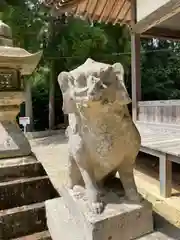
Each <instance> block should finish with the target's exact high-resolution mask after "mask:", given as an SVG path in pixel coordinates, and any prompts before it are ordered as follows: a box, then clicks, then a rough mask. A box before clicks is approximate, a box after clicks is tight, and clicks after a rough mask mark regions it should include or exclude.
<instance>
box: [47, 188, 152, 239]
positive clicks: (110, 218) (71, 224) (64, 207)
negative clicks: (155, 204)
mask: <svg viewBox="0 0 180 240" xmlns="http://www.w3.org/2000/svg"><path fill="white" fill-rule="evenodd" d="M70 195H71V194H70ZM70 195H69V197H68V196H67V194H65V197H62V198H57V199H53V200H49V201H46V214H47V225H48V228H49V231H50V234H51V237H52V239H53V240H59V239H65V240H130V239H135V238H138V237H140V236H143V235H145V234H147V233H150V232H152V230H153V224H152V210H151V207H149V206H145V205H147V204H145V205H139V204H133V203H130V202H127V201H125V199H122V198H121V199H120V198H119V197H118V196H117V195H116V194H114V193H108V194H107V195H106V197H105V199H104V201H105V202H106V207H105V210H104V212H103V213H102V214H93V213H92V212H91V211H90V210H89V208H88V204H87V202H86V200H85V199H82V198H81V197H80V198H79V199H77V198H75V197H73V196H72V195H71V196H70Z"/></svg>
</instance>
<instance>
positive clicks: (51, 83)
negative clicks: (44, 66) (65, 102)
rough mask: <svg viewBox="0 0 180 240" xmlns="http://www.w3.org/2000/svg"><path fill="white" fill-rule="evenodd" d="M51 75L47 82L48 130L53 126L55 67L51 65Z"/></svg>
mask: <svg viewBox="0 0 180 240" xmlns="http://www.w3.org/2000/svg"><path fill="white" fill-rule="evenodd" d="M50 73H51V75H50V80H49V129H51V130H52V129H54V126H55V66H54V61H53V60H52V63H51V72H50Z"/></svg>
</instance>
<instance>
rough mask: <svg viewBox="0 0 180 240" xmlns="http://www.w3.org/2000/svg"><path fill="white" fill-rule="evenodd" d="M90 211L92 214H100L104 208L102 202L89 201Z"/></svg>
mask: <svg viewBox="0 0 180 240" xmlns="http://www.w3.org/2000/svg"><path fill="white" fill-rule="evenodd" d="M90 207H91V211H92V212H93V213H94V214H101V213H102V212H103V210H104V203H103V202H93V203H91V206H90Z"/></svg>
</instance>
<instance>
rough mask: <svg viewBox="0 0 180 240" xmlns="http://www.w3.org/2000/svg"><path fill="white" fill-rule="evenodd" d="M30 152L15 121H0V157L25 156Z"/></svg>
mask: <svg viewBox="0 0 180 240" xmlns="http://www.w3.org/2000/svg"><path fill="white" fill-rule="evenodd" d="M30 153H31V146H30V144H29V142H28V140H27V138H26V137H25V135H24V134H23V132H22V131H21V129H20V128H19V126H18V125H17V124H16V123H15V122H10V121H3V122H1V123H0V159H2V158H11V157H18V156H27V155H29V154H30Z"/></svg>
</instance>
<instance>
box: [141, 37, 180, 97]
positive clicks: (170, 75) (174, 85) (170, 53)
mask: <svg viewBox="0 0 180 240" xmlns="http://www.w3.org/2000/svg"><path fill="white" fill-rule="evenodd" d="M141 56H142V61H141V62H142V65H141V67H142V94H143V96H142V97H143V100H166V99H178V98H180V44H179V43H178V42H173V41H167V40H155V39H149V40H147V39H146V40H143V41H142V54H141Z"/></svg>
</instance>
